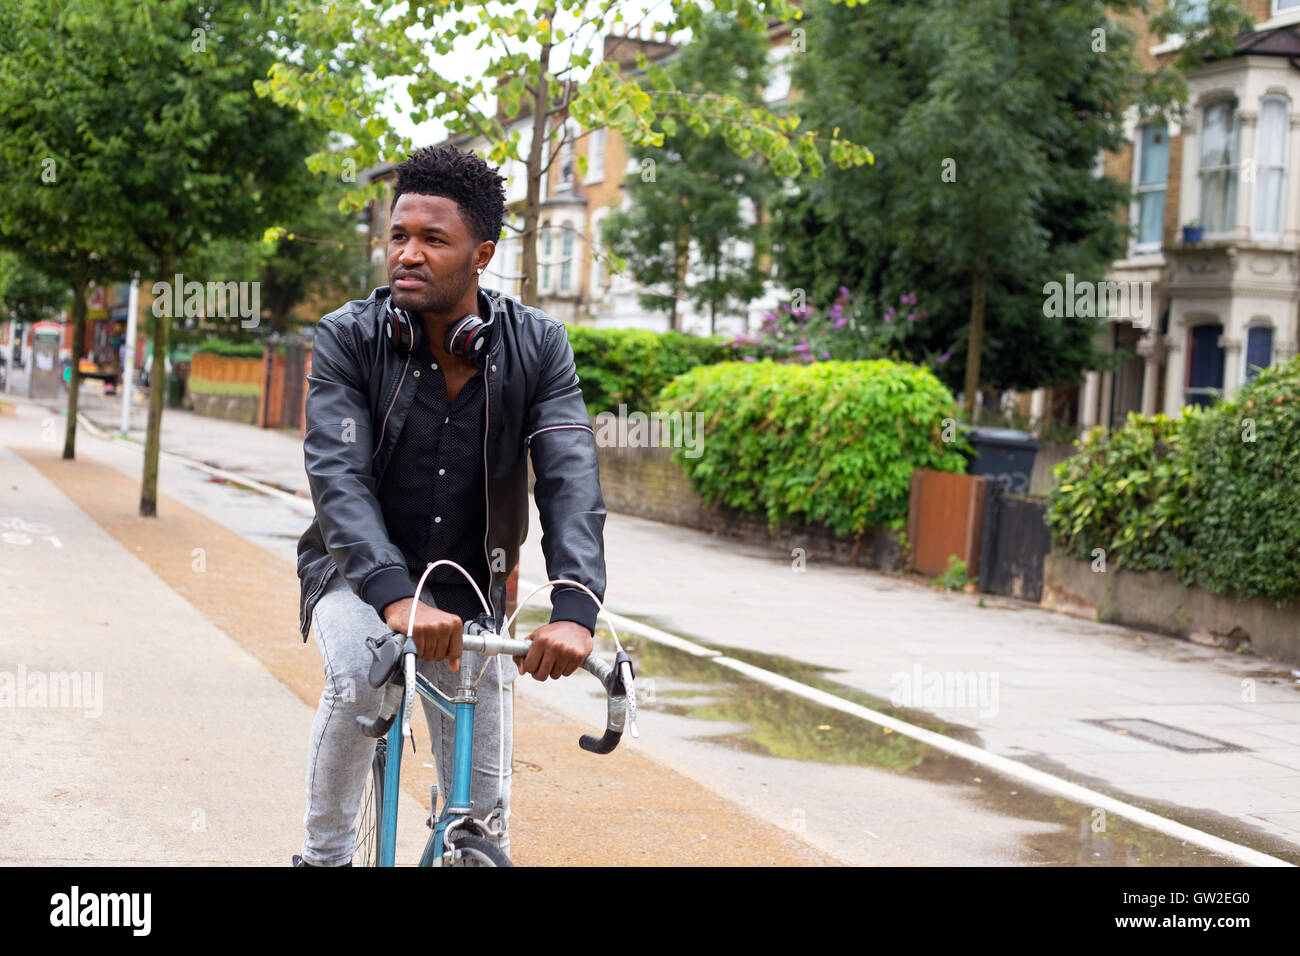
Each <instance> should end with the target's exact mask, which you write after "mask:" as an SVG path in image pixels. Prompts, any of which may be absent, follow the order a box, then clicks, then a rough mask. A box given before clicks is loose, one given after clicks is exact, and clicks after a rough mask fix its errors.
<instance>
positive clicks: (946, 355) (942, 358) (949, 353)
mask: <svg viewBox="0 0 1300 956" xmlns="http://www.w3.org/2000/svg"><path fill="white" fill-rule="evenodd" d="M950 358H952V350H951V349H949V350H948V351H947V352H944V353H943V354H942V355H940V356H939V364H940V365H942V364H943V363H944V362H946V361H948V359H950Z"/></svg>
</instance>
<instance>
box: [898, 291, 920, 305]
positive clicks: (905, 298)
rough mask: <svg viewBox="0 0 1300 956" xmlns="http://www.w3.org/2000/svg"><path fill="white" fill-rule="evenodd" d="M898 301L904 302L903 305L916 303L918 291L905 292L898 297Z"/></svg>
mask: <svg viewBox="0 0 1300 956" xmlns="http://www.w3.org/2000/svg"><path fill="white" fill-rule="evenodd" d="M898 301H899V302H901V303H903V305H916V293H915V292H904V293H903V294H902V295H900V296H899V297H898Z"/></svg>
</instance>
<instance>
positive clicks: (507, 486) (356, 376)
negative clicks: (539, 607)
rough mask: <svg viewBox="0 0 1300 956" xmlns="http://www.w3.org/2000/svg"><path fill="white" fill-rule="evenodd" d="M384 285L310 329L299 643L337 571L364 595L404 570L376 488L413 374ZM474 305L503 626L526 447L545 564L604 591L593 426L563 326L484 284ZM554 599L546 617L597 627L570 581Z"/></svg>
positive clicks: (523, 515) (487, 544)
mask: <svg viewBox="0 0 1300 956" xmlns="http://www.w3.org/2000/svg"><path fill="white" fill-rule="evenodd" d="M388 294H389V288H388V286H380V287H379V288H377V289H375V290H374V291H373V292H372V293H371V294H370V297H369V298H367V299H365V300H360V299H358V300H354V301H352V302H349V303H347V304H346V305H345V306H343V307H342V308H340V309H338V310H336V311H334V312H331V313H330V314H329V315H327V316H325V317H324V318H323V319H321V320H320V323H319V324H318V325H317V327H316V339H315V346H314V348H313V352H312V359H311V363H312V366H311V368H312V370H311V374H310V375H309V376H308V379H307V380H308V383H309V387H308V390H307V434H306V437H305V438H304V439H303V456H304V459H305V463H306V468H307V479H308V483H309V485H310V486H311V497H312V502H313V503H314V504H315V506H316V517H315V518H313V519H312V523H311V525H310V527H308V528H307V530H306V532H304V533H303V535H302V537H301V538H300V539H299V541H298V578H299V580H300V582H301V586H302V595H301V604H300V608H299V613H300V619H299V628H300V630H301V632H302V638H303V640H304V641H306V640H307V634H308V632H309V630H310V627H311V618H312V611H313V610H314V608H315V606H316V601H317V599H318V598H319V597H320V595H321V594H322V593H323V592H324V590H325V585H326V584H327V583H328V581H329V578H330V575H331V574H333V573H334V572H335V571H336V570H338V571H341V572H342V573H343V576H344V578H345V579H346V580H347V583H348V585H349V586H350V587H351V588H352V590H353V591H354V592H355V593H357V594H358V595H361V596H362V597H364V588H365V584H366V580H367V579H368V578H369V577H370V576H371V575H373V574H375V573H376V572H378V571H381V570H383V569H385V568H394V567H395V568H401V569H403V570H405V569H406V561H405V559H404V558H403V556H402V552H401V551H400V550H399V549H398V547H397V546H396V545H394V544H393V543H392V542H391V541H390V540H389V537H388V531H387V528H386V527H385V525H384V517H383V513H382V511H381V510H380V506H379V501H378V498H377V492H378V489H379V484H380V481H381V480H382V478H383V475H384V469H385V468H387V467H388V463H389V458H390V457H391V455H392V453H393V447H394V446H395V445H396V444H397V436H398V434H399V433H400V432H401V430H402V422H403V421H404V420H405V418H406V413H407V410H408V409H409V408H410V406H411V401H412V399H413V397H414V395H415V386H416V383H417V380H416V378H415V377H414V376H413V375H412V374H411V372H412V371H413V370H412V369H411V358H410V356H408V355H404V354H402V353H400V352H398V351H397V349H396V348H395V347H394V346H393V345H392V344H391V343H390V342H389V340H388V338H387V336H385V335H384V334H383V328H382V324H381V322H382V319H383V317H384V311H385V301H386V299H387V296H388ZM479 309H480V314H482V315H483V316H484V317H485V318H488V319H489V322H490V325H489V326H488V329H487V334H488V335H489V340H488V346H487V348H488V357H487V359H486V361H485V365H484V374H485V377H486V380H487V382H486V383H487V389H486V391H487V401H486V403H485V407H484V415H485V417H486V421H485V427H484V429H483V468H484V470H485V473H486V477H487V495H486V498H487V501H486V502H482V503H479V504H480V506H486V508H487V516H488V521H487V536H486V539H485V541H484V542H483V547H484V551H485V553H486V555H487V558H488V567H489V569H490V570H491V585H490V587H489V589H488V593H487V595H485V596H486V597H487V599H488V603H489V604H491V606H492V613H493V616H494V617H495V619H496V623H497V626H498V627H501V626H502V625H503V624H504V622H505V606H506V578H507V576H508V575H509V573H510V571H511V570H512V569H513V568H514V567H515V565H516V564H517V563H518V561H519V548H520V546H521V545H522V544H523V543H524V539H525V538H526V537H527V535H528V464H527V460H526V458H525V456H526V455H527V453H528V451H529V449H530V448H531V450H532V456H533V472H534V474H535V476H536V479H535V483H534V488H533V495H534V497H535V498H536V501H537V509H538V513H539V514H540V515H541V520H542V553H543V555H544V556H545V558H546V572H547V575H548V576H549V577H550V578H569V579H571V580H575V581H579V582H581V583H582V584H585V585H586V586H587V587H589V588H590V589H591V590H592V592H593V593H595V594H596V595H597V597H598V598H600V600H602V601H603V600H604V599H605V548H604V527H605V503H604V500H603V498H602V497H601V493H600V475H599V470H598V466H597V463H596V440H595V435H594V434H593V433H592V430H591V423H590V418H589V417H588V414H587V407H586V405H585V404H584V402H583V400H582V394H581V392H580V391H579V390H578V376H577V373H576V371H575V368H574V361H573V349H572V347H571V346H570V345H569V337H568V333H567V331H566V330H565V328H564V324H563V323H562V322H560V321H558V320H556V319H553V318H551V317H550V316H548V315H546V314H545V313H543V312H540V311H538V310H537V309H534V308H530V307H528V306H525V305H523V304H522V303H520V302H519V301H518V300H517V299H514V298H512V297H511V296H508V295H506V294H504V293H502V292H498V291H496V290H493V289H484V288H482V287H480V288H479ZM438 557H440V556H439V555H431V556H429V560H431V561H432V560H436V559H437V558H438ZM412 590H414V588H412ZM551 604H552V617H551V619H552V620H556V619H557V618H563V619H568V620H582V621H590V622H591V626H592V628H593V630H594V625H595V619H596V608H595V604H594V603H593V602H592V601H591V599H590V598H589V597H588V596H587V595H586V594H584V593H583V592H582V591H580V590H579V589H577V588H572V587H569V588H562V587H556V588H554V589H553V591H552V595H551Z"/></svg>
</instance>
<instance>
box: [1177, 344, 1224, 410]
mask: <svg viewBox="0 0 1300 956" xmlns="http://www.w3.org/2000/svg"><path fill="white" fill-rule="evenodd" d="M1190 332H1191V340H1192V354H1191V355H1190V356H1189V358H1188V369H1187V392H1186V402H1185V404H1187V405H1201V406H1204V407H1209V406H1210V405H1213V404H1214V402H1215V400H1216V399H1217V398H1218V397H1219V396H1220V395H1222V394H1223V347H1222V346H1221V345H1219V337H1220V336H1221V335H1223V326H1221V325H1198V326H1195V327H1194V328H1192V329H1191V330H1190Z"/></svg>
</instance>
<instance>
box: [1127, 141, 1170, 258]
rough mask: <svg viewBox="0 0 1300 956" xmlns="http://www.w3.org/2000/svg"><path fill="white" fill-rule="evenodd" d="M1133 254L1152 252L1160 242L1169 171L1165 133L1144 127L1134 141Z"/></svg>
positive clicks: (1162, 231) (1158, 247)
mask: <svg viewBox="0 0 1300 956" xmlns="http://www.w3.org/2000/svg"><path fill="white" fill-rule="evenodd" d="M1135 165H1136V166H1137V176H1136V182H1135V184H1134V192H1135V193H1136V194H1137V251H1138V252H1155V251H1158V250H1159V249H1160V246H1161V243H1162V241H1163V239H1164V231H1165V230H1164V223H1165V182H1166V179H1167V178H1168V171H1169V131H1168V130H1167V129H1166V128H1165V124H1164V123H1147V124H1146V125H1144V126H1143V127H1142V128H1141V133H1140V135H1139V136H1138V141H1137V163H1136V164H1135Z"/></svg>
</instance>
